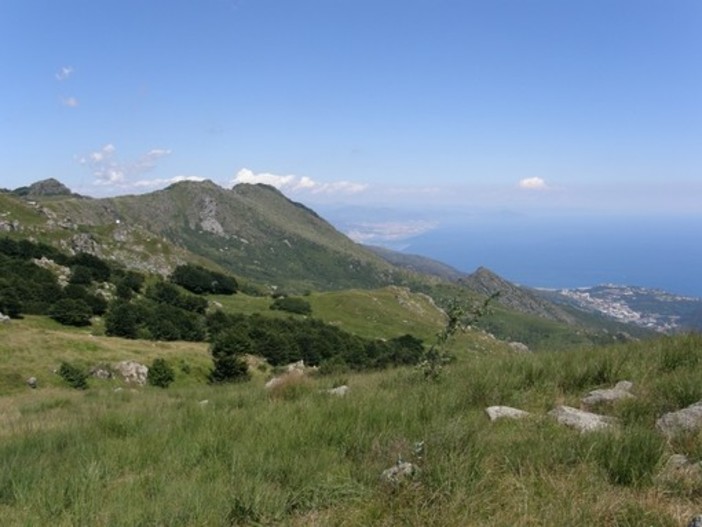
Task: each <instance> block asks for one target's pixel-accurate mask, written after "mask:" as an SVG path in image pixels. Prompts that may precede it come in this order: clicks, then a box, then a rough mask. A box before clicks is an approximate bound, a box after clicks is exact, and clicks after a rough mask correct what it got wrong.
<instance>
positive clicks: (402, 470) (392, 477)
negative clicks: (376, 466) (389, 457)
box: [380, 461, 419, 484]
mask: <svg viewBox="0 0 702 527" xmlns="http://www.w3.org/2000/svg"><path fill="white" fill-rule="evenodd" d="M417 474H419V467H418V466H417V465H415V464H413V463H410V462H408V461H398V462H397V464H396V465H395V466H394V467H390V468H388V469H386V470H383V473H382V474H381V475H380V479H381V480H383V481H385V482H387V483H394V484H397V483H400V482H402V481H404V480H406V479H407V478H413V477H415V476H416V475H417Z"/></svg>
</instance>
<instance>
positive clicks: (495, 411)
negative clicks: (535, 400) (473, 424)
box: [485, 406, 531, 421]
mask: <svg viewBox="0 0 702 527" xmlns="http://www.w3.org/2000/svg"><path fill="white" fill-rule="evenodd" d="M485 413H487V414H488V417H489V418H490V421H497V420H498V419H523V418H524V417H528V416H529V415H531V414H530V413H529V412H525V411H524V410H520V409H519V408H512V407H510V406H490V407H488V408H486V409H485Z"/></svg>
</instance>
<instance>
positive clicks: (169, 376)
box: [148, 358, 175, 388]
mask: <svg viewBox="0 0 702 527" xmlns="http://www.w3.org/2000/svg"><path fill="white" fill-rule="evenodd" d="M148 380H149V384H150V385H152V386H158V387H159V388H168V386H169V385H170V384H171V383H172V382H173V381H174V380H175V372H174V371H173V368H171V366H170V364H168V361H166V359H160V358H159V359H154V361H153V362H152V363H151V367H150V368H149V376H148Z"/></svg>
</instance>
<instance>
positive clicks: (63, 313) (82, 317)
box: [49, 298, 93, 326]
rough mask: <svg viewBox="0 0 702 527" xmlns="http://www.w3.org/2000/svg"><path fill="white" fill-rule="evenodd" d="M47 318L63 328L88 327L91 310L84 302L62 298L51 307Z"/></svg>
mask: <svg viewBox="0 0 702 527" xmlns="http://www.w3.org/2000/svg"><path fill="white" fill-rule="evenodd" d="M49 316H50V317H51V318H53V319H54V320H55V321H56V322H58V323H60V324H63V325H64V326H89V325H90V317H92V316H93V310H92V309H91V308H90V306H89V305H88V304H87V303H86V302H85V301H84V300H80V299H75V298H62V299H61V300H59V301H58V302H56V303H55V304H54V305H53V306H51V309H50V310H49Z"/></svg>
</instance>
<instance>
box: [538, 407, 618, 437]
mask: <svg viewBox="0 0 702 527" xmlns="http://www.w3.org/2000/svg"><path fill="white" fill-rule="evenodd" d="M548 415H550V416H551V417H553V418H554V419H556V421H558V422H559V423H560V424H562V425H566V426H569V427H571V428H575V429H576V430H580V433H586V432H594V431H596V430H602V429H605V428H609V427H611V426H612V425H614V424H616V423H617V420H616V419H614V418H613V417H608V416H606V415H600V414H593V413H591V412H585V411H584V410H578V409H577V408H573V407H571V406H557V407H556V408H554V409H553V410H551V411H550V412H549V413H548Z"/></svg>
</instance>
